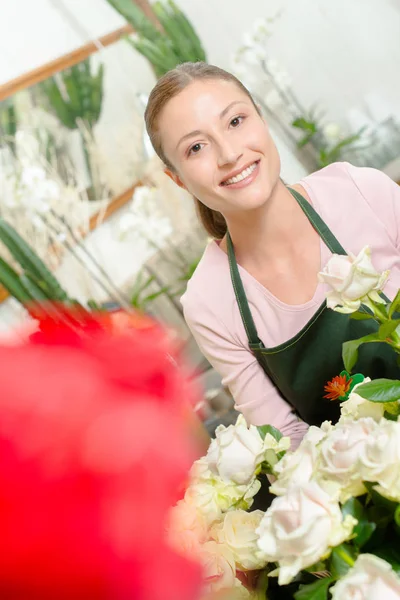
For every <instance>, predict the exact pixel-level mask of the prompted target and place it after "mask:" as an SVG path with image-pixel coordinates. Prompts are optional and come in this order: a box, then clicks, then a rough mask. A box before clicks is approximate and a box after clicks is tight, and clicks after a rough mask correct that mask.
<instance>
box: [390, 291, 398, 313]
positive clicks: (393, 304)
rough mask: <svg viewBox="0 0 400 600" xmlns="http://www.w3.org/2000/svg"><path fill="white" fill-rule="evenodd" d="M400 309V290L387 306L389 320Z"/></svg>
mask: <svg viewBox="0 0 400 600" xmlns="http://www.w3.org/2000/svg"><path fill="white" fill-rule="evenodd" d="M399 307H400V290H399V291H398V292H397V294H396V295H395V297H394V298H393V300H392V302H391V303H390V304H389V319H391V318H392V316H393V313H395V312H396V311H397V309H398V308H399Z"/></svg>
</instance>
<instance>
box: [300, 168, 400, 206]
mask: <svg viewBox="0 0 400 600" xmlns="http://www.w3.org/2000/svg"><path fill="white" fill-rule="evenodd" d="M299 184H300V185H303V186H304V188H305V189H306V191H307V192H308V190H309V189H310V190H311V192H312V191H315V193H316V192H318V195H319V196H321V195H322V194H323V197H324V198H329V197H330V196H335V198H336V199H337V198H338V192H345V193H346V199H348V198H349V196H352V195H353V196H354V197H356V196H361V197H362V198H364V199H365V200H367V201H369V200H371V199H372V201H373V199H374V197H376V196H377V195H382V192H385V191H388V190H389V189H391V188H392V186H395V185H396V184H395V183H394V181H393V180H392V179H390V177H388V176H387V175H386V174H385V173H383V172H382V171H380V170H379V169H374V168H373V167H355V166H354V165H352V164H350V163H348V162H335V163H332V164H330V165H327V166H326V167H323V168H322V169H320V170H319V171H315V172H314V173H311V174H310V175H307V176H306V177H304V178H303V179H302V180H301V181H299Z"/></svg>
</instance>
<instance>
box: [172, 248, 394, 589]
mask: <svg viewBox="0 0 400 600" xmlns="http://www.w3.org/2000/svg"><path fill="white" fill-rule="evenodd" d="M388 276H389V273H388V272H383V273H380V272H378V271H377V270H376V269H375V268H374V266H373V260H372V257H371V251H370V249H369V248H368V247H366V248H364V249H363V250H362V251H361V252H360V253H359V255H358V256H352V255H349V256H338V255H333V256H332V258H331V259H330V261H329V262H328V264H327V266H326V267H325V269H324V270H323V271H322V272H321V273H320V279H321V281H323V282H325V283H327V284H329V285H330V286H331V288H332V289H331V290H330V291H329V292H328V293H327V307H328V309H332V310H336V311H339V312H342V313H346V314H349V315H350V317H352V318H355V319H363V320H371V321H373V322H374V323H375V332H374V333H371V334H370V335H369V336H367V338H365V337H364V338H361V339H358V340H351V341H349V342H346V344H344V350H343V358H344V363H345V367H346V369H347V370H344V371H343V372H342V373H340V374H338V375H337V376H336V377H334V378H333V380H332V381H331V382H327V384H326V387H325V392H326V394H327V396H326V397H328V398H330V399H331V400H332V401H333V402H340V408H341V415H340V419H339V421H338V422H337V423H336V424H332V423H331V422H330V421H325V422H324V423H322V425H321V426H320V427H316V426H311V427H310V428H309V430H308V432H307V434H306V435H305V437H304V438H303V440H302V442H301V443H300V445H299V447H298V448H297V449H295V450H294V451H293V450H290V439H289V438H285V437H282V435H281V433H280V432H279V431H277V430H276V429H274V428H273V427H271V426H269V425H265V426H262V427H255V426H252V425H251V426H248V425H247V424H246V422H245V420H244V417H243V416H239V418H238V420H237V422H236V424H235V425H230V426H229V427H224V426H222V425H221V426H220V427H218V428H217V430H216V436H215V439H213V440H212V441H211V444H210V446H209V449H208V451H207V454H206V455H205V456H204V457H202V458H200V459H199V460H197V461H196V462H195V463H194V464H193V466H192V469H191V474H190V477H189V479H188V482H187V487H186V491H185V494H184V497H183V498H182V499H181V500H180V501H179V502H178V504H177V505H176V506H175V507H174V508H172V509H171V512H170V518H169V523H168V528H167V529H168V535H169V540H170V543H171V544H172V546H173V547H174V548H176V549H177V550H179V551H180V552H181V553H184V554H188V553H190V555H191V556H194V557H196V559H197V560H198V561H199V563H200V564H201V565H202V568H203V574H204V582H203V590H204V594H205V597H207V594H209V593H211V592H212V591H214V592H220V591H221V590H225V592H226V594H227V595H226V597H227V598H229V597H230V596H229V593H230V592H229V590H234V591H235V593H237V592H238V591H239V590H240V594H241V595H240V596H239V597H242V598H257V599H259V598H270V599H274V598H280V597H284V598H288V597H294V598H295V599H296V600H328V598H329V599H332V600H347V599H349V600H350V598H357V600H381V599H382V600H383V599H385V600H386V598H387V599H389V598H390V600H396V599H400V550H399V548H400V483H399V482H400V419H399V417H400V381H397V380H389V379H377V380H372V381H371V379H370V378H365V377H364V376H363V375H362V374H360V373H355V374H353V373H351V371H352V369H353V367H354V365H356V362H357V352H358V349H359V347H360V346H361V345H362V344H365V343H383V344H386V345H389V346H390V347H391V351H393V352H397V353H399V354H400V338H399V332H400V319H399V318H398V317H397V316H396V315H397V309H398V308H399V305H400V292H399V293H398V294H397V295H396V297H395V298H394V300H393V301H392V302H390V301H389V300H388V299H387V298H386V297H385V296H384V294H383V292H382V288H383V286H384V284H385V281H386V279H387V277H388ZM267 478H268V479H269V483H270V488H269V490H270V492H271V493H272V494H274V496H275V498H274V499H273V500H272V503H271V504H270V506H269V507H267V506H264V507H263V506H260V504H258V505H257V508H256V510H251V509H252V506H253V504H254V502H255V501H256V500H257V494H259V493H260V488H261V486H262V485H263V486H265V485H268V481H267ZM210 555H212V556H213V558H212V559H211V558H210ZM286 590H288V591H286ZM232 593H233V592H232ZM232 597H234V596H232Z"/></svg>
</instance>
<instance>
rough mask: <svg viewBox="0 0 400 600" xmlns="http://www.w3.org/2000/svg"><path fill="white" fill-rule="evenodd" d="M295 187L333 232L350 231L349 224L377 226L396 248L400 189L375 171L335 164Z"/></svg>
mask: <svg viewBox="0 0 400 600" xmlns="http://www.w3.org/2000/svg"><path fill="white" fill-rule="evenodd" d="M299 184H300V185H301V186H303V188H304V190H305V191H306V192H307V194H308V196H309V198H310V200H311V202H312V204H313V205H314V206H315V208H316V210H317V211H318V212H319V213H320V215H321V216H322V218H323V219H324V220H325V222H326V223H328V224H329V225H330V226H332V227H334V228H336V230H340V229H342V231H343V232H344V233H345V232H346V231H350V230H349V225H350V224H351V223H352V222H353V223H359V224H360V223H362V222H364V223H365V224H366V226H368V229H369V230H371V227H372V225H371V223H376V224H379V223H380V224H381V225H382V226H383V227H384V229H385V230H386V232H387V234H388V235H389V238H390V240H392V242H394V243H395V244H396V245H397V243H398V239H397V238H398V223H399V222H400V187H399V186H398V185H397V184H396V183H395V182H394V181H393V180H392V179H391V178H390V177H388V175H386V174H385V173H383V172H382V171H380V170H379V169H374V168H372V167H355V166H354V165H351V164H350V163H347V162H337V163H333V164H330V165H328V166H326V167H324V168H323V169H321V170H319V171H316V172H315V173H312V174H311V175H307V176H306V177H304V178H303V179H302V180H301V181H300V182H299ZM350 229H351V228H350ZM350 233H351V232H350Z"/></svg>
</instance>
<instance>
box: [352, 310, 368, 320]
mask: <svg viewBox="0 0 400 600" xmlns="http://www.w3.org/2000/svg"><path fill="white" fill-rule="evenodd" d="M349 317H350V319H354V320H355V321H365V320H366V319H373V318H374V316H373V315H371V314H370V313H366V312H359V311H358V310H357V311H356V312H353V313H350V314H349Z"/></svg>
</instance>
